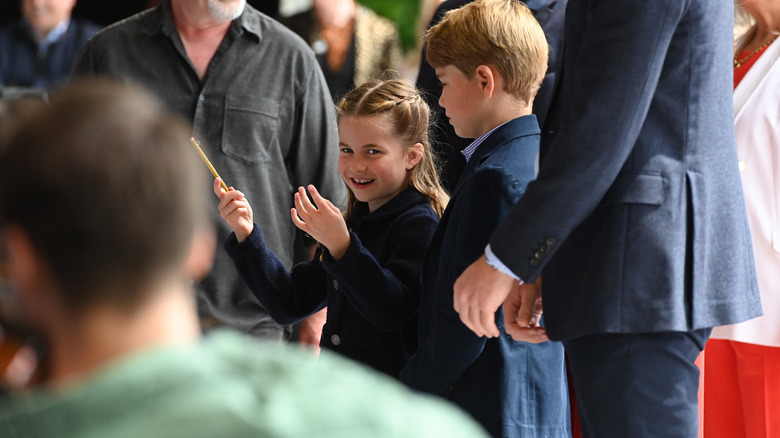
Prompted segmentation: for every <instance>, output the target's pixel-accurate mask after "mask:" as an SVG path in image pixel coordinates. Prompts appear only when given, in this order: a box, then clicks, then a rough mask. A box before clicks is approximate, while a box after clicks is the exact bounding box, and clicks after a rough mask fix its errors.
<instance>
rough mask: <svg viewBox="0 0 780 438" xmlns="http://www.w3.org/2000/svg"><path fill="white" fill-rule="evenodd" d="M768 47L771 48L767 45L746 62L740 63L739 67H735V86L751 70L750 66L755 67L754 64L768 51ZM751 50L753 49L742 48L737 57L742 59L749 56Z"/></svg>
mask: <svg viewBox="0 0 780 438" xmlns="http://www.w3.org/2000/svg"><path fill="white" fill-rule="evenodd" d="M767 48H769V46H766V47H764V48H763V49H761V50H760V51H759V52H758V53H756V54H755V55H753V57H752V58H750V59H748V60H747V61H745V63H744V64H742V65H740V66H739V68H737V69H734V88H737V85H739V82H740V81H741V80H742V78H744V77H745V74H746V73H747V72H748V70H750V68H751V67H753V64H755V63H756V61H757V60H758V58H760V57H761V55H763V54H764V52H766V49H767ZM750 52H751V51H748V50H741V51H740V52H739V53H737V55H736V59H742V58H744V57H746V56H748V55H749V54H750Z"/></svg>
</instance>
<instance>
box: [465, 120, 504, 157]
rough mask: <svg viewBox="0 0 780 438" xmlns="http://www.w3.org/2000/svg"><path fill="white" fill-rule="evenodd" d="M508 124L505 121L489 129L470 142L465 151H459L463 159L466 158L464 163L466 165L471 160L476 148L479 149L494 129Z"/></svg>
mask: <svg viewBox="0 0 780 438" xmlns="http://www.w3.org/2000/svg"><path fill="white" fill-rule="evenodd" d="M508 122H509V120H507V121H506V122H504V123H502V124H500V125H498V126H496V127H495V128H493V129H491V130H490V131H488V132H486V133H484V134H482V135H480V136H479V137H478V138H477V139H475V140H474V141H472V142H471V144H470V145H468V146H466V148H465V149H463V150H462V151H460V153H461V154H463V156H464V157H466V162H467V163H468V162H469V160H470V159H471V156H472V155H474V152H476V151H477V148H478V147H479V145H481V144H482V142H483V141H485V139H486V138H488V137H489V136H490V134H492V133H493V131H495V130H496V129H498V128H500V127H502V126H504V125H505V124H507V123H508Z"/></svg>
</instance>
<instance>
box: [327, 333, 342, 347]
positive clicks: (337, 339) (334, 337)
mask: <svg viewBox="0 0 780 438" xmlns="http://www.w3.org/2000/svg"><path fill="white" fill-rule="evenodd" d="M330 343H331V344H333V345H336V346H338V345H339V344H341V337H339V335H330Z"/></svg>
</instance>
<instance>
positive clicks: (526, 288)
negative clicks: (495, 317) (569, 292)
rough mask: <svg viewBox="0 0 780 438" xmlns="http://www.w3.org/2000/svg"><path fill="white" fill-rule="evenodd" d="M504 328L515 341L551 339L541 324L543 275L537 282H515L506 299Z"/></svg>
mask: <svg viewBox="0 0 780 438" xmlns="http://www.w3.org/2000/svg"><path fill="white" fill-rule="evenodd" d="M503 310H504V329H505V330H506V332H507V333H509V334H510V335H512V339H514V340H515V341H524V342H530V343H532V344H538V343H540V342H545V341H549V340H550V338H548V337H547V331H546V330H545V329H544V327H540V326H539V321H540V320H541V319H542V277H541V276H540V277H539V279H538V280H536V283H533V284H525V283H524V284H519V283H515V285H514V286H513V287H512V290H511V291H510V292H509V296H508V297H507V298H506V300H505V301H504V305H503Z"/></svg>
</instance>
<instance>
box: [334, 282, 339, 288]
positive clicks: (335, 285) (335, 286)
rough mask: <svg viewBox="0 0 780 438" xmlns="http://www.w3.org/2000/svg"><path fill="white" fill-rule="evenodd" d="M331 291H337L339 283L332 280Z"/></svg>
mask: <svg viewBox="0 0 780 438" xmlns="http://www.w3.org/2000/svg"><path fill="white" fill-rule="evenodd" d="M333 289H335V290H339V282H338V281H336V280H333Z"/></svg>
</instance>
